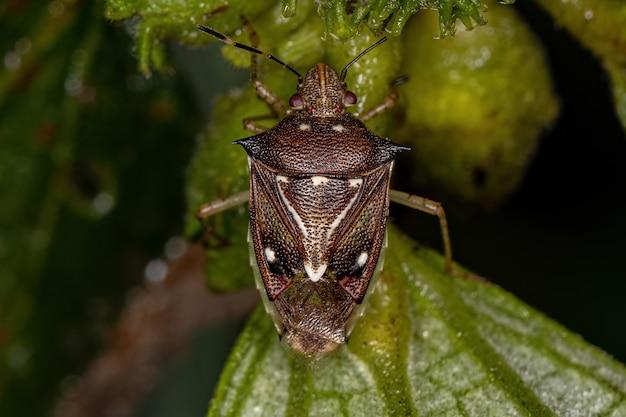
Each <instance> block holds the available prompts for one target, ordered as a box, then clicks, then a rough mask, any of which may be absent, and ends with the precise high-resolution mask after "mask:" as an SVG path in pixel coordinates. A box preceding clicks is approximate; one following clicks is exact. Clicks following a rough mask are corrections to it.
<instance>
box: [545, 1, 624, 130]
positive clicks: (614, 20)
mask: <svg viewBox="0 0 626 417" xmlns="http://www.w3.org/2000/svg"><path fill="white" fill-rule="evenodd" d="M537 3H538V4H540V5H541V6H542V7H543V8H545V9H546V10H547V11H548V13H550V15H551V16H552V17H553V18H554V20H555V21H556V22H558V23H559V24H560V25H562V26H564V27H565V28H567V29H568V30H569V31H570V33H571V34H572V35H573V36H574V37H576V38H577V39H578V40H579V41H580V42H581V43H582V44H583V45H585V46H586V47H587V48H589V49H591V50H592V51H593V52H594V53H595V54H596V55H597V56H598V57H599V58H600V59H602V61H603V62H604V65H605V67H606V69H607V71H608V72H609V74H610V75H611V78H612V81H613V95H614V97H615V107H616V110H617V114H618V115H619V117H620V120H621V121H622V125H623V126H624V129H626V99H625V98H624V97H625V93H624V85H625V83H626V81H625V76H624V74H625V73H626V2H624V1H623V0H602V1H596V0H580V1H567V2H564V1H560V0H537Z"/></svg>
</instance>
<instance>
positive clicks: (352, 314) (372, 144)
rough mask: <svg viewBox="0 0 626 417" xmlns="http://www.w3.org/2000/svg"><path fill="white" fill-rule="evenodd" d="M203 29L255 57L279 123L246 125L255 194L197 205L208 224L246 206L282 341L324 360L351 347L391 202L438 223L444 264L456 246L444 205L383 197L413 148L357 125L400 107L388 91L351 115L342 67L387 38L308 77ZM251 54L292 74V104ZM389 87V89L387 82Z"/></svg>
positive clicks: (352, 99)
mask: <svg viewBox="0 0 626 417" xmlns="http://www.w3.org/2000/svg"><path fill="white" fill-rule="evenodd" d="M244 25H246V26H247V29H248V30H249V32H250V35H251V36H250V38H251V41H252V42H251V43H252V46H247V45H243V44H240V43H238V42H235V41H233V40H232V39H230V38H228V37H226V36H225V35H223V34H221V33H218V32H216V31H214V30H213V29H210V28H208V27H206V26H199V29H200V30H202V31H204V32H206V33H208V34H210V35H212V36H215V37H216V38H218V39H219V40H220V41H222V42H224V43H226V44H228V45H233V46H236V47H239V48H242V49H245V50H247V51H249V52H251V53H252V63H251V73H252V74H251V78H252V84H253V86H254V88H255V89H256V92H257V94H258V96H259V97H260V98H261V99H262V100H264V101H265V102H266V103H267V104H268V106H269V107H270V109H271V110H272V111H273V112H274V113H275V114H276V115H280V116H284V118H283V119H282V120H280V121H279V122H278V124H277V125H276V126H274V127H273V128H271V129H267V130H266V129H264V128H263V127H261V126H259V125H257V124H256V123H255V119H247V120H244V126H245V128H246V129H248V130H250V131H252V132H254V133H255V134H256V135H255V136H251V137H248V138H245V139H240V140H237V141H236V142H235V143H236V144H239V145H241V146H242V147H243V148H244V149H245V151H246V152H247V154H248V164H249V175H250V190H249V192H248V191H245V192H242V193H238V194H236V195H233V196H231V197H229V198H227V199H225V200H219V201H215V202H212V203H207V204H204V205H202V206H201V207H200V208H199V209H198V211H197V217H198V218H199V219H200V220H201V221H202V220H204V219H206V218H207V217H208V216H210V215H212V214H215V213H217V212H220V211H222V210H225V209H227V208H230V207H234V206H236V205H239V204H242V203H244V202H246V201H248V200H249V210H250V229H249V237H248V241H249V242H250V261H251V265H252V267H253V269H254V272H255V278H256V282H257V286H258V287H259V290H260V291H261V293H262V297H263V301H264V304H265V307H266V309H267V311H268V312H269V313H270V314H271V316H272V318H273V320H274V323H275V325H276V328H277V330H278V333H279V335H280V336H281V338H282V340H283V341H285V342H286V344H287V345H289V346H290V347H291V348H292V349H294V350H295V351H298V352H301V353H303V354H305V355H314V354H323V353H326V352H330V351H332V350H335V349H336V348H337V347H339V346H341V345H342V344H343V343H345V342H346V340H347V337H348V336H349V334H350V332H351V330H352V327H353V325H354V323H355V320H356V319H357V318H358V317H359V315H360V311H361V306H362V305H364V299H365V297H366V295H367V294H368V290H371V289H372V288H373V287H374V281H375V278H376V276H377V275H378V273H379V272H380V270H381V268H382V264H383V252H384V249H385V246H386V239H385V234H386V223H387V216H388V211H389V201H390V200H391V201H394V202H397V203H400V204H403V205H406V206H409V207H412V208H415V209H418V210H421V211H424V212H426V213H429V214H433V215H436V216H438V217H439V222H440V226H441V231H442V236H443V242H444V249H445V257H446V258H445V259H446V268H447V269H448V270H450V269H451V259H452V255H451V249H450V240H449V238H448V231H447V223H446V217H445V213H444V211H443V208H442V207H441V205H440V204H439V203H437V202H434V201H430V200H427V199H424V198H421V197H417V196H412V195H409V194H406V193H403V192H399V191H395V190H390V189H389V179H390V175H391V171H392V167H393V162H394V157H395V155H396V154H397V153H398V152H401V151H406V150H408V148H406V147H404V146H401V145H397V144H395V143H393V142H390V141H389V140H387V139H384V138H381V137H378V136H376V135H374V134H373V133H371V132H370V131H368V130H367V128H366V127H365V125H364V124H363V122H364V121H365V120H368V119H370V118H372V117H374V116H376V115H378V114H380V113H382V112H383V111H385V110H387V109H388V108H390V107H392V106H393V104H394V102H395V101H396V98H397V94H396V93H395V91H394V90H393V89H392V92H391V94H390V95H389V96H388V97H387V98H386V99H385V100H384V101H383V102H382V103H381V104H380V105H378V106H376V107H374V108H373V109H371V110H369V111H367V112H365V113H363V114H361V115H356V114H352V113H349V112H347V111H346V108H347V107H350V106H352V105H354V104H356V101H357V97H356V95H355V94H354V93H352V92H350V91H348V90H347V88H346V83H345V78H346V74H347V71H348V69H349V68H350V66H351V65H352V64H354V63H355V62H356V61H357V60H358V59H359V58H361V57H362V56H363V55H365V54H366V53H368V52H369V51H370V50H371V49H373V48H375V47H377V46H378V45H380V44H381V43H383V42H384V41H385V40H386V38H382V39H380V40H379V41H378V42H376V43H375V44H373V45H371V46H370V47H369V48H367V49H366V50H364V51H363V52H361V53H360V54H359V55H358V56H356V57H355V58H354V59H353V60H352V61H351V62H349V63H348V64H347V65H346V66H345V67H344V68H343V69H342V71H341V72H340V74H337V73H336V72H335V71H334V70H333V69H332V68H330V67H329V66H328V65H326V64H323V63H320V64H317V65H316V66H315V67H313V68H311V69H310V70H309V71H308V72H307V73H306V75H305V76H304V78H303V77H302V76H301V75H300V73H299V72H298V71H296V70H295V69H294V68H293V67H291V66H289V65H287V64H286V63H284V62H282V61H281V60H279V59H278V58H276V57H274V56H273V55H271V54H268V53H265V52H262V51H260V50H258V49H257V44H258V41H257V37H256V34H255V33H254V31H252V29H251V28H250V26H249V25H248V24H247V22H245V21H244ZM257 55H262V56H265V57H266V58H268V59H270V60H273V61H275V62H277V63H278V64H280V65H282V66H283V67H285V68H286V69H288V70H289V71H291V72H293V73H294V74H295V75H296V76H297V77H298V88H297V92H296V93H295V94H294V95H293V96H291V99H290V100H289V106H288V107H287V105H286V104H285V103H283V101H282V100H281V99H280V98H278V97H277V96H276V95H274V94H273V93H272V92H271V91H270V90H269V89H268V88H267V87H266V86H265V85H264V84H263V83H262V82H261V81H259V80H258V79H257ZM394 87H395V86H394Z"/></svg>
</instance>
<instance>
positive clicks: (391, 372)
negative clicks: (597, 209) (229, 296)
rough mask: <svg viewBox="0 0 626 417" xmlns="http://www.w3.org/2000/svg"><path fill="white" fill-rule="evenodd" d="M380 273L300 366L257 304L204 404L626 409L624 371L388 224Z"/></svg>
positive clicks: (243, 410)
mask: <svg viewBox="0 0 626 417" xmlns="http://www.w3.org/2000/svg"><path fill="white" fill-rule="evenodd" d="M389 237H390V239H389V249H388V251H387V259H386V263H385V265H386V269H385V270H384V272H383V275H382V276H381V278H380V280H379V281H378V285H377V287H376V291H375V292H374V294H372V297H371V298H370V301H369V305H368V307H367V309H366V312H365V315H364V316H363V317H362V318H361V320H360V321H359V323H358V324H357V326H356V328H355V329H354V332H353V335H352V337H351V339H350V341H349V343H348V345H347V347H344V348H342V349H341V350H340V351H338V352H337V353H336V354H333V355H332V356H329V357H325V358H321V359H318V360H312V361H310V362H305V361H303V360H302V359H301V358H296V357H293V356H292V355H289V354H288V352H287V351H286V349H285V347H284V346H282V345H281V343H280V342H279V340H278V338H277V336H276V331H275V329H274V327H273V325H272V322H271V320H270V318H269V317H268V316H267V314H265V312H264V311H263V310H262V309H261V308H259V309H258V310H257V311H256V313H255V314H254V315H253V316H252V318H251V319H250V320H249V322H248V325H247V326H246V328H245V329H244V331H243V333H242V334H241V336H240V338H239V341H238V342H237V344H236V346H235V349H234V350H233V352H232V354H231V357H230V359H229V361H228V363H227V365H226V368H225V370H224V372H223V374H222V377H221V380H220V383H219V385H218V388H217V390H216V392H215V396H214V399H213V401H212V403H211V405H210V409H209V412H208V416H209V417H222V416H266V415H271V416H276V417H279V416H298V417H304V416H331V415H332V416H394V417H397V416H446V417H447V416H449V417H453V416H455V417H456V416H459V417H471V416H476V417H486V416H493V417H496V416H497V417H501V416H532V417H542V416H549V417H556V416H611V417H617V416H625V415H626V369H625V368H624V367H623V366H622V365H621V364H619V363H617V362H615V361H614V360H612V359H611V358H610V357H608V356H607V355H606V354H604V353H603V352H601V351H600V350H598V349H596V348H594V347H592V346H589V345H588V344H586V343H585V342H584V341H583V340H582V339H581V338H579V337H578V336H576V335H573V334H571V333H569V332H568V331H567V330H565V329H564V328H562V327H561V326H559V325H558V324H556V323H554V322H553V321H551V320H549V319H547V318H546V317H545V316H543V315H542V314H541V313H538V312H536V311H534V310H533V309H531V308H529V307H527V306H526V305H524V304H523V303H522V302H520V301H519V300H517V299H516V298H515V297H513V296H512V295H510V294H508V293H506V292H505V291H503V290H502V289H500V288H498V287H497V286H495V285H492V284H489V283H487V282H482V281H475V280H467V279H459V278H455V277H450V276H447V275H444V274H443V273H442V259H441V257H440V256H439V255H437V254H435V253H433V252H432V251H429V250H426V249H422V248H420V247H417V246H416V245H415V243H414V242H412V241H411V240H409V239H408V238H406V237H404V236H403V235H401V234H400V233H399V232H398V231H397V230H396V229H395V228H391V229H390V233H389Z"/></svg>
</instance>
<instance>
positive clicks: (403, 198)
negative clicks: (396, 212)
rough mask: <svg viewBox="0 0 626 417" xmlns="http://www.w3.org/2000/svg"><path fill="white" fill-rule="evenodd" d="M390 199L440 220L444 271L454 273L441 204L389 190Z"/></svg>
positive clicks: (444, 214) (445, 221)
mask: <svg viewBox="0 0 626 417" xmlns="http://www.w3.org/2000/svg"><path fill="white" fill-rule="evenodd" d="M389 199H390V200H391V201H393V202H394V203H398V204H402V205H404V206H407V207H410V208H413V209H416V210H420V211H422V212H424V213H428V214H431V215H433V216H437V217H438V218H439V228H440V229H441V239H442V241H443V250H444V259H445V264H444V270H445V271H446V272H447V273H453V272H454V271H453V267H452V245H451V243H450V234H449V232H448V220H447V218H446V212H445V211H444V209H443V206H442V205H441V203H438V202H436V201H432V200H429V199H427V198H423V197H419V196H416V195H411V194H408V193H405V192H402V191H398V190H389Z"/></svg>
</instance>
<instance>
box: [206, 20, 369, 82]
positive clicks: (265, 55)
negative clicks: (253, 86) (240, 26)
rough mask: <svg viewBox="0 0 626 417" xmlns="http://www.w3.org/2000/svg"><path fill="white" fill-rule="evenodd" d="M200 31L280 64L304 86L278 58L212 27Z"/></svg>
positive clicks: (300, 79) (299, 76)
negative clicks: (236, 40)
mask: <svg viewBox="0 0 626 417" xmlns="http://www.w3.org/2000/svg"><path fill="white" fill-rule="evenodd" d="M198 29H200V30H201V31H203V32H206V33H208V34H209V35H211V36H214V37H216V38H217V39H219V40H220V41H222V42H223V43H225V44H226V45H232V46H235V47H237V48H240V49H243V50H245V51H248V52H252V53H253V54H257V55H261V56H264V57H265V58H267V59H269V60H271V61H274V62H277V63H279V64H280V65H282V66H283V67H285V68H287V69H288V70H289V71H291V72H293V73H294V74H296V76H297V77H298V85H299V84H302V75H300V73H299V72H298V71H296V70H295V69H294V68H293V67H291V66H290V65H289V64H286V63H284V62H283V61H281V60H280V59H278V58H276V57H275V56H274V55H272V54H268V53H267V52H263V51H260V50H258V49H256V48H253V47H252V46H248V45H244V44H242V43H239V42H235V41H234V40H232V39H231V38H229V37H228V36H226V35H224V34H222V33H219V32H217V31H215V30H213V29H211V28H210V27H207V26H204V25H198ZM370 48H371V47H370Z"/></svg>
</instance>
